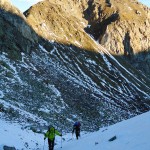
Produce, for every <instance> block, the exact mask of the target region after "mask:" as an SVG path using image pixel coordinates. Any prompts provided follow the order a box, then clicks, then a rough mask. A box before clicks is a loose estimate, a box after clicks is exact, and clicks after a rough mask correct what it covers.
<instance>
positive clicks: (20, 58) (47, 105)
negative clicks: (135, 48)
mask: <svg viewBox="0 0 150 150" xmlns="http://www.w3.org/2000/svg"><path fill="white" fill-rule="evenodd" d="M4 2H7V3H0V23H1V26H0V39H1V40H0V47H1V48H0V111H1V112H2V113H1V118H4V119H8V120H13V121H18V122H20V123H22V124H24V123H25V126H26V127H31V126H32V129H33V127H35V126H36V128H37V126H45V125H48V124H53V125H55V126H58V127H59V128H63V129H64V130H65V131H70V130H71V128H72V124H73V122H74V121H75V120H80V121H81V122H82V124H83V127H82V129H83V130H88V131H89V130H97V129H99V127H102V126H106V125H110V124H113V123H115V122H118V121H121V120H123V119H128V118H130V117H132V116H135V115H138V114H141V113H143V112H145V111H148V110H149V109H150V95H149V93H150V80H149V78H148V77H147V76H145V75H143V74H141V72H139V71H138V70H137V69H135V68H134V67H133V66H132V65H130V64H129V63H128V62H127V61H125V60H124V59H122V56H120V55H112V54H110V51H109V48H107V49H105V48H104V47H102V46H101V45H100V44H99V43H98V42H96V41H95V39H94V38H95V35H94V32H93V31H92V30H94V29H96V27H93V25H91V24H90V20H91V22H92V17H91V19H90V18H89V16H88V14H89V12H88V11H89V10H88V9H89V8H90V9H92V7H93V5H92V4H93V2H94V3H95V4H96V1H90V0H89V1H86V0H85V1H84V0H83V1H77V0H72V1H69V0H59V1H57V0H50V1H48V0H46V1H42V2H40V3H38V4H37V5H34V6H33V7H31V8H30V9H29V10H28V11H26V12H25V13H24V15H25V16H24V15H23V14H22V13H20V11H19V10H18V9H17V8H15V7H14V6H12V5H11V4H10V2H8V1H4ZM62 4H63V5H62ZM104 4H105V5H107V7H109V8H110V7H111V4H110V2H109V3H108V2H105V1H104ZM90 11H91V10H90ZM94 12H95V11H93V14H94ZM118 17H119V16H118V13H117V14H115V17H114V18H115V20H116V18H118ZM93 24H94V22H93ZM92 28H93V29H92ZM87 33H90V34H91V36H93V37H94V38H92V37H91V36H90V35H89V34H87ZM95 33H96V32H95ZM97 33H98V32H97ZM128 36H129V35H128ZM104 37H105V36H103V37H102V38H104ZM99 38H100V37H99ZM112 42H113V39H112Z"/></svg>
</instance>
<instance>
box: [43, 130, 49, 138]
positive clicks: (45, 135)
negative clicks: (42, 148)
mask: <svg viewBox="0 0 150 150" xmlns="http://www.w3.org/2000/svg"><path fill="white" fill-rule="evenodd" d="M48 135H49V131H47V132H46V133H45V134H44V140H45V139H46V138H47V137H48Z"/></svg>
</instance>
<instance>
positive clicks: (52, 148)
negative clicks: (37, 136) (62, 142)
mask: <svg viewBox="0 0 150 150" xmlns="http://www.w3.org/2000/svg"><path fill="white" fill-rule="evenodd" d="M54 141H55V139H53V140H50V139H48V146H49V150H54Z"/></svg>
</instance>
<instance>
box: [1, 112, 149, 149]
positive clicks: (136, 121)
mask: <svg viewBox="0 0 150 150" xmlns="http://www.w3.org/2000/svg"><path fill="white" fill-rule="evenodd" d="M149 128H150V112H147V113H144V114H142V115H139V116H137V117H134V118H132V119H129V120H125V121H122V122H120V123H117V124H115V125H112V126H109V127H104V128H101V129H100V130H99V131H97V132H93V133H87V134H85V133H84V132H82V133H81V138H80V139H79V140H76V139H75V137H74V136H73V138H72V135H71V134H66V135H64V136H63V141H62V148H61V138H60V137H58V136H57V137H56V140H55V141H56V145H55V150H112V149H113V150H149V149H150V142H149V139H150V132H149ZM113 136H116V137H117V138H116V140H114V141H111V142H110V141H108V140H109V139H110V138H112V137H113ZM10 139H11V140H10ZM4 145H7V146H12V147H13V146H14V147H16V148H17V149H18V150H21V149H22V148H24V149H34V150H37V149H39V150H41V149H45V150H47V149H48V148H47V141H46V142H45V143H44V140H43V135H42V134H37V133H33V132H31V131H29V130H27V129H24V130H22V129H21V126H19V125H18V124H12V123H10V122H6V121H3V120H0V150H3V148H2V147H3V146H4Z"/></svg>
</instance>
